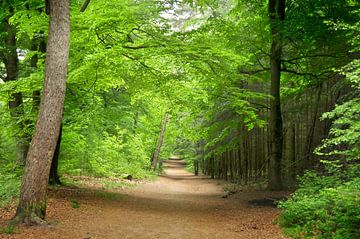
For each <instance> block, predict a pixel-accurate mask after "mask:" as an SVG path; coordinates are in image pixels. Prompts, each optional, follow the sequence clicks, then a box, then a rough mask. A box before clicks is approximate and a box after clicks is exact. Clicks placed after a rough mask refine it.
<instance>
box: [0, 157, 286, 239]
mask: <svg viewBox="0 0 360 239" xmlns="http://www.w3.org/2000/svg"><path fill="white" fill-rule="evenodd" d="M164 166H165V168H166V173H165V174H164V175H163V176H161V177H159V180H157V181H155V182H149V183H144V184H140V185H139V186H137V187H135V188H131V189H122V190H118V191H117V193H111V194H104V193H101V192H100V191H91V190H79V189H71V188H61V189H59V190H56V191H54V192H51V193H50V197H49V205H48V215H47V218H48V220H49V221H50V222H51V221H53V222H57V223H54V225H53V226H46V227H22V228H20V229H19V231H20V233H18V234H13V235H5V234H0V238H51V239H52V238H53V239H57V238H67V239H71V238H74V239H75V238H76V239H77V238H79V239H85V238H86V239H90V238H91V239H95V238H99V239H100V238H179V239H183V238H184V239H186V238H223V239H228V238H245V239H247V238H249V239H257V238H259V239H260V238H263V239H271V238H285V237H284V236H282V234H281V231H280V229H279V228H278V226H276V225H274V224H273V221H274V220H275V219H276V217H277V215H278V213H279V210H278V209H276V208H273V207H261V206H253V205H251V204H249V203H248V201H249V200H252V199H262V198H266V197H271V196H276V194H274V193H271V192H260V191H254V192H246V193H245V192H244V193H238V194H235V195H232V196H229V197H227V198H223V197H222V196H223V195H224V194H225V193H224V191H223V190H222V186H221V185H222V182H221V181H217V180H211V179H209V178H207V177H205V176H193V175H192V174H190V173H188V172H186V171H185V170H184V162H183V161H181V160H175V159H173V160H168V161H167V162H165V163H164ZM71 198H75V199H76V201H78V202H79V204H80V207H79V208H72V207H71V205H70V203H69V201H70V200H71ZM0 212H1V213H2V214H3V215H0V225H1V224H2V225H4V223H5V222H6V220H8V219H9V218H11V216H12V215H13V213H14V208H11V207H9V208H6V209H2V210H1V211H0Z"/></svg>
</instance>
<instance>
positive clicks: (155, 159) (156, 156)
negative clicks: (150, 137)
mask: <svg viewBox="0 0 360 239" xmlns="http://www.w3.org/2000/svg"><path fill="white" fill-rule="evenodd" d="M168 120H169V113H168V112H165V115H164V119H163V121H162V124H161V131H160V136H159V141H158V143H157V145H156V149H155V152H154V156H153V158H152V163H151V166H152V168H153V169H154V170H156V167H157V162H158V160H159V156H160V151H161V146H162V144H163V140H164V135H165V130H166V124H167V122H168Z"/></svg>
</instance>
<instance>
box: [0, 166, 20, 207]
mask: <svg viewBox="0 0 360 239" xmlns="http://www.w3.org/2000/svg"><path fill="white" fill-rule="evenodd" d="M21 175H22V170H21V168H19V166H18V165H16V164H14V163H8V164H4V163H2V164H1V167H0V207H2V206H4V205H6V204H8V203H9V202H11V200H12V199H13V198H14V197H16V196H18V195H19V192H20V184H21Z"/></svg>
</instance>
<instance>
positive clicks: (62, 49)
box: [13, 0, 70, 224]
mask: <svg viewBox="0 0 360 239" xmlns="http://www.w3.org/2000/svg"><path fill="white" fill-rule="evenodd" d="M69 43H70V19H69V1H68V0H50V24H49V37H48V45H47V55H46V62H45V81H44V94H43V97H42V99H41V105H40V112H39V116H38V120H37V123H36V126H35V134H34V137H33V139H32V141H31V144H30V148H29V152H28V155H27V163H26V167H25V172H24V176H23V180H22V185H21V193H20V200H19V205H18V208H17V211H16V215H15V218H14V219H13V222H14V223H26V224H43V223H45V221H44V219H45V214H46V190H47V185H48V179H49V174H50V166H51V160H52V158H53V155H54V151H55V148H56V142H57V139H58V136H59V132H60V124H61V119H62V114H63V106H64V98H65V90H66V73H67V65H68V57H69Z"/></svg>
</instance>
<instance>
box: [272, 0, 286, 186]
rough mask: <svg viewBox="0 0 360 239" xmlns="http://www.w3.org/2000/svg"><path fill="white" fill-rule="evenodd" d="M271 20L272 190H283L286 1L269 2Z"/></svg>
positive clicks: (275, 0) (273, 0)
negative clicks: (282, 86)
mask: <svg viewBox="0 0 360 239" xmlns="http://www.w3.org/2000/svg"><path fill="white" fill-rule="evenodd" d="M269 18H270V25H271V34H272V43H271V49H270V74H271V83H270V95H271V96H272V98H271V99H270V124H269V129H270V141H271V148H270V149H271V152H270V165H269V173H268V174H269V175H268V176H269V184H268V187H269V189H270V190H281V189H282V179H281V163H282V151H283V122H282V113H281V100H280V78H281V55H282V34H281V32H280V30H279V24H280V23H281V22H282V21H284V19H285V0H269Z"/></svg>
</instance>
